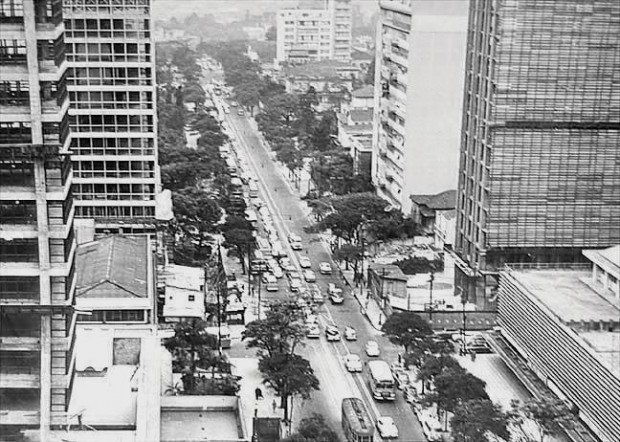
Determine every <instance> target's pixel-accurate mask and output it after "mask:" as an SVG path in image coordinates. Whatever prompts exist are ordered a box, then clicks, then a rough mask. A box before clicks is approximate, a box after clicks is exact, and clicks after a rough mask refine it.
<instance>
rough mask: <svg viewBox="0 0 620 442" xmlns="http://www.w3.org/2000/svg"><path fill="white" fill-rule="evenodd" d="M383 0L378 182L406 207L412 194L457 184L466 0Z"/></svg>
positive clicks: (378, 82)
mask: <svg viewBox="0 0 620 442" xmlns="http://www.w3.org/2000/svg"><path fill="white" fill-rule="evenodd" d="M380 7H381V15H380V20H379V24H378V30H377V52H376V71H375V89H376V90H375V130H374V140H373V172H372V173H373V182H374V184H375V185H376V186H377V189H378V194H379V195H380V196H382V197H384V198H385V199H386V200H388V201H390V202H391V203H392V204H394V205H395V206H397V207H399V208H400V209H401V210H402V211H403V213H409V212H410V210H411V201H410V199H409V196H410V195H411V194H436V193H439V192H442V191H444V190H447V189H453V188H455V187H456V184H457V174H458V155H459V146H460V130H461V117H462V103H463V85H464V80H465V50H466V43H467V16H468V1H467V0H456V1H442V2H433V1H416V2H412V3H410V4H409V3H407V2H401V1H397V0H392V1H382V2H381V3H380ZM392 82H394V83H398V84H399V85H400V86H399V87H396V86H394V85H393V84H392ZM386 84H387V85H389V86H388V93H387V94H384V85H386ZM384 126H387V127H388V129H386V128H385V127H384ZM390 132H392V133H393V134H390Z"/></svg>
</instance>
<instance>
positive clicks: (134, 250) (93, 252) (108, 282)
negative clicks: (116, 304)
mask: <svg viewBox="0 0 620 442" xmlns="http://www.w3.org/2000/svg"><path fill="white" fill-rule="evenodd" d="M147 253H149V252H148V238H147V237H146V236H142V235H136V236H121V235H112V236H108V237H106V238H102V239H100V240H97V241H93V242H90V243H86V244H82V245H80V246H78V250H77V256H76V259H75V261H76V274H77V275H76V276H77V286H76V296H77V297H83V298H99V297H105V298H147V297H148V296H149V294H148V282H147V278H148V269H147V266H148V257H147Z"/></svg>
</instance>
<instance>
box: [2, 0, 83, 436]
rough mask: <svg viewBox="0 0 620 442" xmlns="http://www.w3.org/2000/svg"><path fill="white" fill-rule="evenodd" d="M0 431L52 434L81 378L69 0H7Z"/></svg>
mask: <svg viewBox="0 0 620 442" xmlns="http://www.w3.org/2000/svg"><path fill="white" fill-rule="evenodd" d="M0 28H1V29H2V31H1V35H2V39H0V73H1V76H2V82H0V116H1V119H0V435H2V437H3V438H4V437H6V438H7V439H11V438H13V437H14V438H15V439H16V440H17V439H19V438H20V437H21V436H19V433H21V432H22V431H24V430H29V429H30V430H38V431H36V433H37V435H38V436H39V440H41V441H44V440H49V431H50V429H52V428H59V427H60V426H62V425H64V424H65V422H66V411H67V405H68V399H69V397H70V395H71V389H72V386H73V376H74V370H73V360H74V357H73V350H74V342H75V333H74V330H75V323H74V321H73V320H72V318H73V309H72V304H73V295H74V290H75V265H74V262H75V250H76V241H75V236H74V230H73V218H74V213H75V208H74V206H73V198H72V195H71V158H70V156H69V144H70V142H71V136H70V134H69V118H68V115H67V110H68V108H69V100H68V96H67V80H66V79H67V63H66V59H65V46H64V27H63V15H62V0H36V1H35V0H7V1H3V2H2V3H1V4H0Z"/></svg>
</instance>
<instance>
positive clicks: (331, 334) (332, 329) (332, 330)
mask: <svg viewBox="0 0 620 442" xmlns="http://www.w3.org/2000/svg"><path fill="white" fill-rule="evenodd" d="M325 337H326V338H327V341H328V342H332V341H340V331H339V330H338V327H336V326H335V325H328V326H327V328H326V329H325Z"/></svg>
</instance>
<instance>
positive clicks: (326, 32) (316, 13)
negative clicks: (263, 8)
mask: <svg viewBox="0 0 620 442" xmlns="http://www.w3.org/2000/svg"><path fill="white" fill-rule="evenodd" d="M321 5H322V9H314V8H303V9H282V10H280V11H278V15H277V22H276V23H277V56H276V59H277V61H278V62H280V63H283V62H290V63H293V64H303V63H308V62H312V61H319V60H339V61H345V62H348V61H350V60H351V27H352V25H351V2H350V0H323V1H322V2H321Z"/></svg>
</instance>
